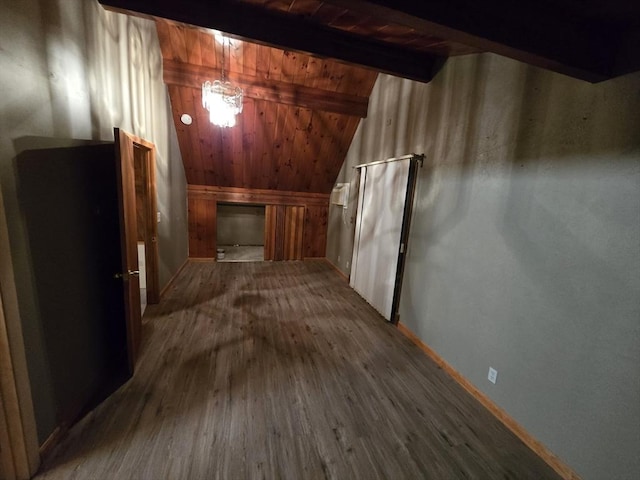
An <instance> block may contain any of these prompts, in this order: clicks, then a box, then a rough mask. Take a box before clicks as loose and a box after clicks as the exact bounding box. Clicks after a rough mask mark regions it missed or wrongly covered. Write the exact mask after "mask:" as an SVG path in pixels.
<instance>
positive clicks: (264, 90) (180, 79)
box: [164, 60, 368, 117]
mask: <svg viewBox="0 0 640 480" xmlns="http://www.w3.org/2000/svg"><path fill="white" fill-rule="evenodd" d="M325 64H326V63H325ZM326 65H328V66H330V64H326ZM335 65H337V68H338V73H339V75H336V76H334V77H333V80H332V79H331V73H327V77H326V78H324V79H323V80H324V84H325V85H327V86H328V87H329V88H331V87H333V88H335V87H336V86H337V85H338V83H336V82H337V79H338V78H339V77H342V76H344V75H346V72H345V70H344V69H345V68H347V67H345V66H344V65H341V64H335ZM219 77H220V72H218V71H216V70H212V69H209V68H205V67H201V66H197V65H189V64H185V63H176V62H173V61H171V60H167V61H165V62H164V81H165V83H167V84H169V85H183V86H188V87H193V88H200V87H201V85H202V83H203V82H205V81H206V80H212V79H215V78H219ZM227 78H228V79H229V80H231V81H232V82H234V83H236V84H237V85H238V86H240V87H242V88H243V89H244V95H245V97H247V98H257V99H261V100H269V101H273V102H278V103H287V104H291V105H297V106H302V107H308V108H312V109H318V110H329V111H334V112H336V113H343V114H348V115H355V116H361V117H364V116H366V114H367V108H368V99H367V97H360V96H355V95H349V94H344V93H336V92H333V91H329V90H324V91H323V90H321V89H319V88H315V89H312V88H309V87H305V86H304V85H297V84H292V83H286V82H281V81H274V80H271V79H270V80H268V81H260V80H259V79H258V78H256V77H252V76H250V75H244V74H238V73H229V74H228V75H227ZM331 82H333V84H332V83H331Z"/></svg>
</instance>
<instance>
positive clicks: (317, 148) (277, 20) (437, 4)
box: [99, 0, 640, 193]
mask: <svg viewBox="0 0 640 480" xmlns="http://www.w3.org/2000/svg"><path fill="white" fill-rule="evenodd" d="M99 1H100V3H102V4H103V5H105V6H106V7H107V8H111V9H115V10H119V11H126V12H127V13H133V14H136V15H142V16H150V17H151V18H154V19H156V22H157V26H158V34H159V39H160V44H161V48H162V54H163V58H164V78H165V82H166V83H167V85H168V86H169V93H170V96H171V104H172V108H173V114H174V120H175V123H176V128H177V130H178V138H179V142H180V148H181V152H182V155H183V159H184V163H185V170H186V174H187V180H188V182H189V183H190V184H197V185H213V186H229V187H231V186H233V187H243V188H259V189H273V190H288V191H307V192H324V193H327V192H329V191H330V189H331V186H332V185H333V183H334V181H335V178H336V176H337V174H338V171H339V169H340V166H341V165H342V163H343V161H344V158H345V155H346V152H347V149H348V147H349V145H350V143H351V140H352V138H353V135H354V133H355V130H356V128H357V125H358V122H359V120H360V118H361V117H364V116H366V112H367V103H368V97H369V94H370V92H371V89H372V87H373V84H374V82H375V78H376V75H377V72H385V73H390V74H394V75H398V76H402V77H405V78H411V79H414V80H418V81H422V82H428V81H430V80H431V79H432V78H433V76H434V75H435V74H436V73H437V72H438V70H439V69H440V68H441V67H442V65H443V64H444V62H445V61H446V58H447V57H449V56H452V55H465V54H469V53H475V52H482V51H489V52H494V53H497V54H500V55H504V56H507V57H511V58H514V59H516V60H519V61H522V62H525V63H529V64H532V65H536V66H539V67H542V68H546V69H549V70H553V71H556V72H559V73H563V74H566V75H570V76H573V77H576V78H580V79H583V80H587V81H591V82H597V81H602V80H605V79H608V78H613V77H615V76H618V75H622V74H624V73H628V72H631V71H637V70H639V69H640V49H638V48H637V44H638V42H640V3H639V2H632V1H628V0H535V1H534V0H530V1H525V0H522V1H518V2H513V1H512V0H491V1H486V2H478V1H477V0H430V1H427V0H425V1H418V2H417V1H413V0H183V1H181V2H175V1H174V0H171V1H169V0H153V1H151V0H99ZM164 19H171V20H172V21H168V20H164ZM177 22H183V23H177ZM195 26H197V27H195ZM207 28H213V29H217V30H220V31H223V32H226V34H227V35H228V36H230V37H231V38H233V39H234V41H233V47H232V49H231V52H230V58H229V60H228V62H229V65H228V71H229V75H228V76H229V78H230V79H231V80H232V81H234V82H235V83H237V84H239V85H241V86H242V87H243V88H244V89H245V95H246V98H245V103H244V112H243V113H242V114H241V115H240V123H239V125H237V126H236V127H233V128H230V129H220V128H218V127H214V126H212V125H211V124H210V123H209V122H208V118H207V115H206V111H205V110H204V109H203V108H202V105H201V96H200V87H201V84H202V82H203V81H205V80H212V79H216V78H219V76H220V69H221V65H222V63H221V58H222V52H221V47H220V45H219V44H218V45H216V42H215V41H214V39H213V36H212V34H211V31H210V30H206V29H207ZM183 113H188V114H190V115H191V116H192V117H193V119H194V122H193V124H192V125H190V126H186V125H184V124H182V123H181V122H180V121H179V117H180V115H181V114H183Z"/></svg>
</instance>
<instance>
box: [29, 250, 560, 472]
mask: <svg viewBox="0 0 640 480" xmlns="http://www.w3.org/2000/svg"><path fill="white" fill-rule="evenodd" d="M143 336H144V340H143V345H142V348H141V355H140V361H139V365H138V369H137V371H136V374H135V376H134V377H133V378H132V379H131V380H130V381H129V382H128V383H127V384H126V385H124V386H123V387H122V388H120V389H119V390H118V391H117V392H116V393H115V394H114V395H113V396H112V397H110V398H109V399H107V400H106V401H105V402H104V403H103V404H101V405H100V406H99V407H98V408H97V409H96V410H94V411H93V412H91V413H90V414H89V415H87V416H86V417H85V418H84V419H83V420H82V421H81V422H80V423H78V424H77V425H76V426H74V427H73V428H72V429H71V430H70V432H69V434H68V436H67V437H66V438H65V439H64V440H63V441H62V442H61V444H60V445H59V447H58V448H57V449H55V450H54V451H53V452H52V454H51V456H50V458H48V459H46V461H45V462H44V466H43V469H42V472H41V474H40V475H39V476H38V477H37V478H38V479H43V480H44V479H51V480H57V479H65V480H66V479H86V478H118V479H160V478H180V479H207V480H208V479H221V480H223V479H231V478H233V479H236V478H238V479H261V478H264V479H286V480H289V479H291V480H298V479H316V478H318V479H325V478H329V479H367V480H369V479H387V478H393V479H404V478H407V479H409V478H411V479H413V478H425V479H443V478H446V479H455V478H477V479H487V478H513V479H545V478H549V479H555V478H558V477H557V476H556V474H555V473H554V472H553V471H552V470H551V469H550V468H549V467H548V466H547V465H546V464H545V463H544V462H543V461H542V460H540V459H539V458H538V457H536V456H535V454H534V453H533V452H531V451H530V450H529V449H528V448H527V447H526V446H525V445H524V444H523V443H522V442H521V441H520V440H519V439H517V438H516V437H515V436H514V435H513V434H512V433H511V432H510V431H509V430H507V428H506V427H504V426H503V425H502V424H501V423H500V422H499V421H497V420H496V419H495V418H494V417H493V416H492V415H491V414H490V413H489V412H488V411H487V410H485V409H484V408H483V407H482V406H481V405H480V404H479V403H478V402H477V401H476V400H475V399H473V398H472V397H471V396H470V395H469V394H468V393H467V392H466V391H465V390H463V389H462V388H461V387H460V386H459V385H458V384H457V383H456V382H455V380H453V379H452V378H451V377H450V376H448V375H447V374H446V373H445V372H444V371H442V369H440V368H439V367H438V366H437V365H436V364H435V363H433V362H432V361H431V360H430V359H429V358H427V357H426V356H425V355H424V354H423V353H422V352H421V351H420V350H419V349H418V348H417V347H415V345H413V344H412V343H411V342H410V341H409V340H408V339H406V338H405V337H404V336H403V335H402V334H401V333H400V332H398V331H397V330H396V329H395V328H394V327H393V326H391V325H389V324H387V323H385V322H384V321H383V319H382V317H380V316H379V315H378V314H377V313H376V312H375V311H374V310H373V308H372V307H371V306H369V305H368V304H367V303H366V302H364V301H363V300H362V299H361V298H360V297H359V296H358V295H357V294H356V293H355V292H354V291H353V290H351V289H350V288H349V286H348V285H347V284H346V283H345V282H344V280H343V279H342V278H341V277H339V276H338V275H337V274H336V273H335V271H333V270H332V269H331V268H330V267H328V266H327V265H326V264H325V263H324V262H319V261H308V262H275V263H271V262H262V263H212V262H192V263H190V264H189V265H187V267H185V268H184V269H183V271H182V272H181V274H180V277H179V278H178V279H177V280H176V282H174V284H173V286H172V288H171V289H170V290H169V291H168V292H167V294H166V295H165V298H163V299H162V301H161V302H160V303H159V304H158V305H150V306H149V307H148V308H147V312H146V314H145V319H144V328H143Z"/></svg>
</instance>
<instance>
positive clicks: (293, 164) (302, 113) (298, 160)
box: [284, 108, 313, 191]
mask: <svg viewBox="0 0 640 480" xmlns="http://www.w3.org/2000/svg"><path fill="white" fill-rule="evenodd" d="M311 120H312V111H311V110H309V109H308V108H300V109H299V110H298V118H297V125H296V133H295V135H294V138H293V148H292V151H291V161H290V165H287V169H286V170H285V173H286V177H285V178H284V183H285V189H286V190H300V191H304V187H302V185H299V183H301V182H302V181H304V177H305V176H306V175H305V174H304V173H302V176H301V172H304V170H303V169H304V164H305V163H306V161H307V160H308V155H309V146H310V145H309V144H310V143H311V142H310V138H311V131H312V128H313V125H312V123H311Z"/></svg>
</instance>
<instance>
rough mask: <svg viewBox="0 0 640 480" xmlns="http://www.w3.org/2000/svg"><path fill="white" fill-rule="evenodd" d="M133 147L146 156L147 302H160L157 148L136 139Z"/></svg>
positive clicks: (144, 169) (144, 182)
mask: <svg viewBox="0 0 640 480" xmlns="http://www.w3.org/2000/svg"><path fill="white" fill-rule="evenodd" d="M130 136H131V137H132V138H134V143H133V146H134V148H138V149H140V150H141V151H142V152H143V154H144V160H143V162H144V168H143V169H142V171H143V179H142V180H143V184H144V188H145V206H144V208H145V219H146V221H145V239H148V240H149V241H148V242H147V241H145V264H146V268H147V275H146V280H147V302H148V303H150V304H154V303H158V302H160V268H159V263H160V262H159V253H158V221H157V218H156V215H157V212H158V207H157V205H158V193H157V186H156V147H155V145H154V144H153V143H151V142H148V141H146V140H144V139H142V138H139V137H135V136H133V135H130ZM135 161H136V158H135V156H134V162H135Z"/></svg>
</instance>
